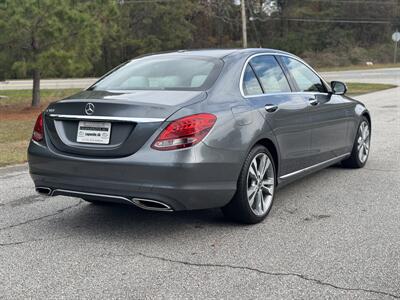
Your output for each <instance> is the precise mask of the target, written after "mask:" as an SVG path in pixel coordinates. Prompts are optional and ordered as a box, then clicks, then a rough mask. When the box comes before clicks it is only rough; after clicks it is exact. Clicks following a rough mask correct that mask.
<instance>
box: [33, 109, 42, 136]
mask: <svg viewBox="0 0 400 300" xmlns="http://www.w3.org/2000/svg"><path fill="white" fill-rule="evenodd" d="M43 137H44V131H43V116H42V113H40V115H39V116H38V117H37V119H36V123H35V127H33V133H32V140H34V141H36V142H40V141H41V140H43Z"/></svg>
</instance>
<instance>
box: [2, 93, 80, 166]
mask: <svg viewBox="0 0 400 300" xmlns="http://www.w3.org/2000/svg"><path fill="white" fill-rule="evenodd" d="M78 91H80V89H65V90H42V91H41V106H40V107H39V108H31V107H30V105H31V99H32V91H31V90H5V91H3V90H0V167H2V166H6V165H12V164H18V163H23V162H25V161H26V149H27V148H28V144H29V140H30V137H31V135H32V129H33V125H34V124H35V121H36V118H37V116H38V114H39V113H40V112H41V111H42V110H43V109H44V108H45V107H46V106H47V105H48V104H49V103H50V102H52V101H55V100H58V99H62V98H65V97H67V96H69V95H72V94H75V93H76V92H78Z"/></svg>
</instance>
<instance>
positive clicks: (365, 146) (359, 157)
mask: <svg viewBox="0 0 400 300" xmlns="http://www.w3.org/2000/svg"><path fill="white" fill-rule="evenodd" d="M370 145H371V125H370V123H369V121H368V119H367V118H366V117H364V116H363V117H362V118H361V121H360V124H359V125H358V127H357V134H356V138H355V140H354V144H353V149H352V151H351V155H350V157H349V158H347V159H345V160H343V161H342V166H344V167H346V168H354V169H356V168H362V167H364V166H365V164H366V163H367V160H368V156H369V152H370Z"/></svg>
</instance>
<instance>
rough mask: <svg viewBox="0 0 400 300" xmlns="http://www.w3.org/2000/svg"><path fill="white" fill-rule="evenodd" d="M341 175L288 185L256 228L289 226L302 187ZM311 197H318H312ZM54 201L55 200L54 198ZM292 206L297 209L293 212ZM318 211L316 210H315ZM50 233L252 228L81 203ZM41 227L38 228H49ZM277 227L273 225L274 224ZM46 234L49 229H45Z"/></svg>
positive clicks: (195, 214)
mask: <svg viewBox="0 0 400 300" xmlns="http://www.w3.org/2000/svg"><path fill="white" fill-rule="evenodd" d="M340 172H343V169H339V168H338V167H337V166H334V167H331V168H328V169H325V170H322V171H319V172H317V173H314V174H311V175H309V176H307V177H305V178H303V179H300V180H298V181H296V182H294V183H291V184H289V185H288V186H286V187H284V188H283V189H281V190H279V191H278V192H277V194H276V199H275V203H274V206H273V207H272V210H271V212H270V214H269V216H268V217H267V219H266V220H265V221H264V222H262V223H260V224H257V225H255V226H263V227H268V226H274V223H277V219H278V220H280V221H278V222H281V221H282V219H284V220H286V221H288V222H289V223H292V222H294V220H290V218H291V219H296V218H299V216H296V214H297V213H298V212H294V213H293V212H290V213H287V211H288V210H290V211H297V209H301V208H302V206H305V205H307V201H308V199H307V198H306V197H304V198H303V197H301V192H300V191H301V189H302V187H303V190H304V186H308V185H310V184H315V183H316V182H318V181H320V182H327V181H329V180H330V179H331V178H334V177H335V176H336V174H337V173H340ZM311 197H317V195H312V194H311ZM54 200H56V199H54ZM58 200H61V201H70V199H69V198H65V197H60V198H59V199H58ZM293 207H295V208H296V209H295V210H293ZM318 209H319V208H315V210H318ZM49 222H51V229H50V230H51V231H56V232H53V233H55V234H56V235H59V234H61V235H68V236H71V235H72V236H73V235H81V236H82V235H84V236H85V237H86V238H87V237H90V236H93V237H99V236H103V237H107V236H114V237H115V236H121V237H130V238H135V239H136V240H140V239H143V240H146V239H149V238H157V237H159V238H162V237H165V236H169V237H173V236H174V235H182V234H185V233H188V234H189V233H190V234H193V233H194V232H196V231H200V230H208V231H211V232H213V231H215V232H234V231H238V230H239V231H240V230H250V229H251V226H248V225H243V224H237V223H234V222H232V221H229V220H227V219H225V218H224V217H223V214H222V212H221V210H220V209H208V210H196V211H181V212H155V211H146V210H142V209H140V208H136V207H135V206H129V205H118V204H104V205H95V204H91V203H88V202H85V201H83V200H81V203H80V204H79V205H78V206H77V207H75V208H73V209H71V210H69V211H67V212H64V213H63V214H62V217H60V216H59V217H57V218H52V219H51V220H49ZM48 225H49V224H48V223H47V224H43V225H39V226H48ZM275 225H276V224H275ZM43 230H45V231H49V228H47V229H45V228H43Z"/></svg>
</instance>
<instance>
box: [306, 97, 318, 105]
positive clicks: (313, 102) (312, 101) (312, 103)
mask: <svg viewBox="0 0 400 300" xmlns="http://www.w3.org/2000/svg"><path fill="white" fill-rule="evenodd" d="M308 102H309V103H310V104H311V105H313V106H315V105H318V100H317V98H315V97H311V98H309V99H308Z"/></svg>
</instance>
